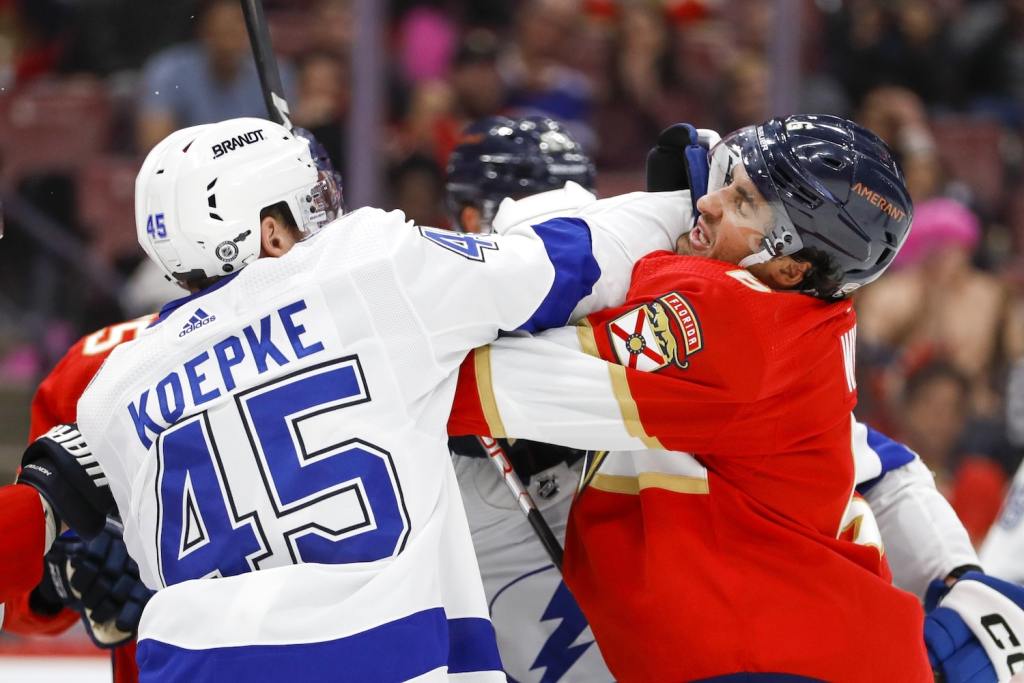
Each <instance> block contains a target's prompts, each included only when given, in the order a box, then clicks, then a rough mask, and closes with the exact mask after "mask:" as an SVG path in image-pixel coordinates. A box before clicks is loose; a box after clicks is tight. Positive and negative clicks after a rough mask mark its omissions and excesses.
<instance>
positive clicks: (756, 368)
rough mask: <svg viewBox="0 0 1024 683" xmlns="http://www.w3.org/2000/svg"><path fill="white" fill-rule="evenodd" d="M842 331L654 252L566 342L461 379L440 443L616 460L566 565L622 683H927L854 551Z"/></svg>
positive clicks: (515, 347)
mask: <svg viewBox="0 0 1024 683" xmlns="http://www.w3.org/2000/svg"><path fill="white" fill-rule="evenodd" d="M854 335H855V316H854V312H853V309H852V306H851V305H850V304H849V303H848V302H839V303H825V302H822V301H818V300H816V299H813V298H811V297H808V296H804V295H800V294H795V293H782V292H772V291H771V290H769V289H768V288H767V287H765V286H764V285H763V284H762V283H760V282H759V281H758V280H756V279H755V278H753V276H751V275H750V274H749V273H748V272H747V271H745V270H738V269H737V268H736V267H735V266H734V265H731V264H726V263H723V262H719V261H711V260H708V259H702V258H694V257H680V256H677V255H674V254H669V253H659V254H655V255H651V256H648V257H647V258H645V259H642V260H641V261H640V262H638V264H637V266H636V269H635V270H634V273H633V279H632V283H631V286H630V290H629V293H628V295H627V303H626V304H625V305H624V306H622V307H619V308H616V309H611V310H607V311H603V312H600V313H597V314H595V315H592V316H590V317H589V318H588V319H587V320H586V324H585V325H583V326H580V327H579V328H578V329H577V331H576V333H575V334H567V333H566V332H565V331H563V330H555V331H552V332H549V333H545V334H542V335H538V336H537V337H534V338H530V339H503V340H499V341H498V342H495V343H494V344H492V345H491V347H490V348H489V349H482V350H480V349H478V350H477V351H476V352H475V353H474V355H473V356H471V357H470V358H468V359H467V361H466V363H464V364H463V368H462V370H461V372H460V379H459V391H458V393H457V395H456V401H455V409H454V411H453V414H452V418H451V421H450V423H449V432H450V433H451V434H464V433H480V432H482V433H490V434H491V435H492V436H509V435H510V436H514V437H519V438H530V439H534V440H539V441H548V442H554V443H561V444H564V445H568V446H575V447H581V448H591V449H596V448H602V447H604V448H614V449H621V450H622V451H623V452H611V453H609V454H608V455H607V457H606V458H605V459H604V461H603V463H602V465H601V467H600V470H599V471H598V472H597V473H596V474H595V475H594V476H593V477H592V478H591V479H590V480H589V481H590V484H589V487H588V488H586V489H585V490H584V491H583V492H582V494H580V495H579V496H578V498H577V500H576V502H575V503H574V506H573V509H572V512H571V515H570V520H569V528H568V530H567V534H566V548H565V551H566V552H565V568H564V575H565V581H566V583H567V585H568V586H569V587H570V589H571V590H572V592H573V594H574V595H575V597H576V598H577V600H578V602H579V603H580V606H581V608H582V609H583V611H584V613H585V614H586V616H587V619H588V620H589V622H590V625H591V627H592V629H593V631H594V634H595V636H596V638H597V640H598V643H599V645H600V647H601V652H602V654H604V656H605V659H606V661H607V662H608V665H609V667H610V668H611V670H612V673H613V674H614V675H615V676H616V677H617V678H618V679H619V680H623V681H668V680H671V681H682V680H697V679H701V678H706V677H712V676H719V675H726V674H731V673H738V672H760V673H780V674H791V675H802V676H806V677H811V678H818V679H824V680H828V681H930V680H931V679H932V673H931V669H930V667H929V665H928V660H927V656H926V653H925V648H924V642H923V638H922V626H923V613H922V610H921V607H920V605H919V603H918V602H917V600H916V598H915V597H913V596H912V595H910V594H908V593H904V592H902V591H900V590H898V589H896V588H894V587H893V586H892V585H891V583H890V582H889V575H888V571H887V567H886V566H885V562H884V560H883V559H882V557H881V555H880V552H879V549H878V548H877V547H871V546H870V545H865V544H863V543H857V542H855V541H856V539H857V537H858V536H860V535H862V531H863V529H862V526H864V525H865V524H866V525H867V526H870V524H871V522H870V521H868V522H865V520H866V517H867V516H870V511H869V510H867V509H866V506H863V503H862V502H861V501H857V500H855V499H854V498H853V489H854V461H853V454H852V444H851V411H852V409H853V406H854V404H855V402H856V386H855V383H854V378H853V362H854V359H853V349H854V342H855V338H854ZM644 447H646V448H647V450H642V451H638V450H637V449H642V448H644ZM664 449H671V451H687V452H688V453H692V454H693V455H692V456H691V455H687V454H684V453H679V452H670V451H669V450H664ZM626 451H628V452H626ZM585 480H586V479H585Z"/></svg>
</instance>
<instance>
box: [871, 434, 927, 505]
mask: <svg viewBox="0 0 1024 683" xmlns="http://www.w3.org/2000/svg"><path fill="white" fill-rule="evenodd" d="M865 426H866V425H865ZM868 446H870V447H871V450H873V451H874V452H875V454H876V455H877V456H878V460H879V462H881V463H882V473H881V474H879V475H878V476H877V477H875V478H874V479H871V480H869V481H866V482H864V483H863V484H860V485H858V486H857V491H858V492H859V493H864V492H865V491H869V490H870V489H871V487H873V486H874V485H875V484H877V483H878V482H879V481H881V479H882V477H884V476H885V473H886V472H890V471H892V470H894V469H896V468H898V467H903V466H904V465H906V464H907V463H909V462H911V461H912V460H913V459H914V458H916V457H917V456H916V455H915V454H914V451H912V450H910V449H909V448H907V447H906V446H904V445H903V444H901V443H900V442H899V441H894V440H892V439H890V438H889V437H888V436H886V435H885V434H882V433H881V432H878V431H875V430H874V429H872V428H871V427H868Z"/></svg>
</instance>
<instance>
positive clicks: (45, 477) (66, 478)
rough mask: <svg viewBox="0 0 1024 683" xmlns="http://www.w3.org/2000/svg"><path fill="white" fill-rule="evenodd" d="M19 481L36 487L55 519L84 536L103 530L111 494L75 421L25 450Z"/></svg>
mask: <svg viewBox="0 0 1024 683" xmlns="http://www.w3.org/2000/svg"><path fill="white" fill-rule="evenodd" d="M18 483H20V484H28V485H29V486H32V487H33V488H35V489H36V490H37V491H39V493H40V494H41V495H42V496H43V498H45V499H46V501H47V502H48V503H49V504H50V506H51V507H52V508H53V512H54V515H55V516H56V517H57V518H58V522H57V527H58V528H60V522H61V521H63V522H64V523H65V524H67V525H68V526H69V527H71V528H72V529H74V530H75V531H77V532H78V534H79V535H81V536H82V537H83V538H92V537H94V536H96V534H98V533H100V532H101V531H102V530H103V525H104V524H105V522H106V519H107V514H108V513H110V512H112V511H114V509H115V504H114V497H113V496H112V495H111V493H110V486H109V484H108V483H107V478H106V477H105V476H104V475H103V471H102V470H101V469H100V465H99V463H98V462H97V461H96V457H95V456H94V455H93V454H92V451H91V450H89V446H88V444H86V443H85V439H84V438H83V437H82V434H81V432H79V431H78V427H77V426H76V425H74V424H70V425H58V426H56V427H54V428H53V429H51V430H50V431H48V432H47V433H46V434H44V435H42V436H41V437H39V438H38V439H36V440H35V441H33V442H32V443H31V444H29V447H28V448H27V449H25V454H24V455H23V456H22V458H21V472H20V473H19V474H18Z"/></svg>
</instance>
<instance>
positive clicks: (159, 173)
mask: <svg viewBox="0 0 1024 683" xmlns="http://www.w3.org/2000/svg"><path fill="white" fill-rule="evenodd" d="M163 172H164V169H162V168H161V169H160V170H159V171H157V172H156V174H157V175H162V174H163Z"/></svg>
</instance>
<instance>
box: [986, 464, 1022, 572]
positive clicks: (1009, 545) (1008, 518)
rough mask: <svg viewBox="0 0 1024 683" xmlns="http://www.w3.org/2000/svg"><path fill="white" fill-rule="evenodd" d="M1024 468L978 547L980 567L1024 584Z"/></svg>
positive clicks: (1018, 473)
mask: <svg viewBox="0 0 1024 683" xmlns="http://www.w3.org/2000/svg"><path fill="white" fill-rule="evenodd" d="M1022 520H1024V465H1022V466H1021V467H1020V468H1019V469H1018V470H1017V474H1016V475H1014V478H1013V483H1012V484H1010V490H1009V491H1008V492H1007V494H1006V498H1005V499H1004V500H1003V507H1002V509H1001V510H1000V511H999V516H998V517H997V518H996V522H995V524H993V525H992V528H991V529H989V531H988V534H987V535H986V536H985V541H984V542H983V543H982V544H981V552H980V554H981V562H980V564H981V566H982V567H983V568H984V569H985V571H986V572H988V573H990V574H992V575H993V576H998V577H999V578H1001V579H1006V580H1007V581H1013V582H1015V583H1024V564H1022V563H1021V561H1020V558H1021V557H1022V556H1024V524H1022V523H1021V522H1022Z"/></svg>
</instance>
